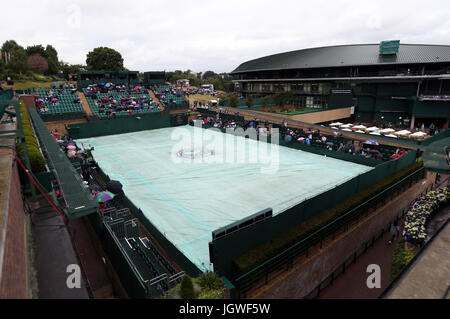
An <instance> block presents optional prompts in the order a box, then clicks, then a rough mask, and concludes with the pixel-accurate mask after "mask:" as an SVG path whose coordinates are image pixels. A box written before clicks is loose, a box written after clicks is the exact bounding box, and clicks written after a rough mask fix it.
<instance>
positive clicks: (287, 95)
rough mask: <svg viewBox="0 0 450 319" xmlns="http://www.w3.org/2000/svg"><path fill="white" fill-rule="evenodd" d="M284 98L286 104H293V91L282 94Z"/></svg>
mask: <svg viewBox="0 0 450 319" xmlns="http://www.w3.org/2000/svg"><path fill="white" fill-rule="evenodd" d="M284 100H285V102H286V104H287V105H292V104H294V93H292V91H287V92H286V93H285V94H284Z"/></svg>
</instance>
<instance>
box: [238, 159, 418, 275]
mask: <svg viewBox="0 0 450 319" xmlns="http://www.w3.org/2000/svg"><path fill="white" fill-rule="evenodd" d="M422 165H423V163H422V162H421V161H420V162H415V163H413V164H411V165H410V166H408V167H405V168H404V169H402V170H400V171H398V172H397V173H395V174H393V175H391V176H389V177H388V178H386V179H383V180H381V181H380V182H378V183H377V184H374V185H372V186H370V187H368V188H366V189H364V190H362V191H360V192H359V193H357V194H355V195H353V196H351V197H349V198H347V199H345V200H344V201H342V202H340V203H338V204H336V205H335V206H333V207H332V208H330V209H327V210H325V211H323V212H322V213H320V214H318V215H316V216H315V217H313V218H311V219H309V220H307V221H305V222H302V223H301V224H299V225H297V226H294V227H293V228H291V229H290V230H287V231H286V232H285V233H283V234H282V235H280V236H277V237H275V238H274V239H272V240H271V241H270V242H267V243H265V244H262V245H260V246H258V247H256V248H255V249H253V250H250V251H248V252H247V253H245V254H243V255H241V256H239V257H238V258H236V259H234V260H233V265H232V267H233V274H234V276H235V278H237V277H239V276H241V275H243V274H245V273H247V272H249V271H250V270H252V269H253V268H255V267H257V266H259V265H261V264H263V263H264V262H266V261H267V260H269V259H270V258H272V257H274V256H276V255H277V254H279V253H281V252H283V251H284V250H286V249H287V248H289V247H291V246H292V245H294V244H295V243H297V242H299V241H301V240H302V239H304V238H306V237H307V236H308V235H310V234H312V233H314V232H315V231H317V230H319V229H320V228H322V227H324V226H325V225H327V224H328V223H330V222H331V221H332V220H334V219H336V218H337V217H339V216H341V215H343V214H345V213H346V212H348V211H350V210H351V209H353V208H355V207H357V206H358V205H360V204H361V203H363V202H364V201H366V200H369V199H370V198H371V197H373V196H375V195H376V194H378V193H380V192H381V191H383V190H384V189H386V188H387V187H389V186H391V185H393V184H395V183H396V182H397V181H399V180H401V179H402V178H404V177H405V176H407V175H409V174H411V173H412V172H414V171H415V170H417V169H418V168H420V167H422Z"/></svg>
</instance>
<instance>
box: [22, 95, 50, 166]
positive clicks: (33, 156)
mask: <svg viewBox="0 0 450 319" xmlns="http://www.w3.org/2000/svg"><path fill="white" fill-rule="evenodd" d="M19 110H20V116H21V118H22V127H23V132H24V136H25V144H26V146H27V151H28V156H29V159H30V164H31V171H32V172H33V173H40V172H44V171H45V164H46V163H47V162H46V161H45V158H44V156H43V155H42V153H41V152H40V150H39V144H38V142H37V140H36V136H35V135H34V132H33V127H32V126H31V122H30V118H29V116H28V112H27V109H26V107H25V105H24V104H23V102H20V107H19ZM17 150H18V151H19V152H20V153H22V152H23V147H22V146H21V145H19V146H18V147H17Z"/></svg>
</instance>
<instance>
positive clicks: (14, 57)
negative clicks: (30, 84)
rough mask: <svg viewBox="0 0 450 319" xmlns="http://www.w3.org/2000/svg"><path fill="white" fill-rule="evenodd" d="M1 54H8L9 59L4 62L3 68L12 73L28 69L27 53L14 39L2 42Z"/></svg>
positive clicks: (23, 71)
mask: <svg viewBox="0 0 450 319" xmlns="http://www.w3.org/2000/svg"><path fill="white" fill-rule="evenodd" d="M1 51H2V54H9V56H10V59H9V61H8V62H7V63H6V62H5V68H6V70H7V71H9V72H12V73H16V74H18V73H25V72H26V71H28V63H27V58H28V57H27V53H26V51H25V49H24V48H23V47H21V46H20V45H18V44H17V42H16V41H14V40H8V41H5V43H3V45H2V48H1Z"/></svg>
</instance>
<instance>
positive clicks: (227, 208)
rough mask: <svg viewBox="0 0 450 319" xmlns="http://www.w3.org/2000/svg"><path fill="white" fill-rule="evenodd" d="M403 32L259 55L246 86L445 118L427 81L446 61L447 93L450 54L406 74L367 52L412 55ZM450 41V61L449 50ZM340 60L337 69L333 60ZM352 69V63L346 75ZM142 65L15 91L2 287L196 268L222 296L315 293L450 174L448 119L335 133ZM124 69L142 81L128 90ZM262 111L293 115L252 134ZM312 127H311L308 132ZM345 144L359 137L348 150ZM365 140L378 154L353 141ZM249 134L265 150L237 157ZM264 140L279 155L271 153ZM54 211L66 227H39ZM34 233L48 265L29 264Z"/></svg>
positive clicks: (154, 291) (165, 284) (3, 111)
mask: <svg viewBox="0 0 450 319" xmlns="http://www.w3.org/2000/svg"><path fill="white" fill-rule="evenodd" d="M392 44H394V45H395V43H390V45H392ZM388 47H389V46H388ZM407 47H408V48H409V46H407ZM413 47H415V46H413ZM419 47H420V46H419ZM430 47H431V48H433V47H434V46H430ZM351 48H353V49H355V52H353V53H352V55H351V56H352V57H353V58H352V59H353V60H352V61H353V62H352V63H350V61H349V62H348V63H347V64H348V65H346V66H339V67H337V66H336V65H337V62H336V61H338V60H339V61H341V60H342V61H343V63H342V64H344V62H345V60H343V59H340V58H336V57H340V56H350V52H352V50H351ZM402 48H403V46H400V47H399V50H397V49H396V47H395V46H394V48H393V49H392V51H390V52H391V53H389V52H386V51H384V49H385V47H384V45H382V46H381V53H382V54H381V55H380V54H379V52H378V51H377V50H379V49H378V46H345V47H333V48H323V49H311V50H312V51H314V52H315V50H318V51H321V50H324V51H325V53H322V55H320V56H316V57H315V58H314V57H313V56H312V55H311V54H312V53H310V54H309V55H308V54H307V53H305V52H308V50H304V51H299V52H297V53H295V54H294V53H290V54H287V55H288V56H292V57H291V59H289V58H287V57H284V58H283V59H281V58H279V59H275V58H274V57H269V58H263V59H259V60H264V59H266V60H267V61H266V62H255V61H250V62H247V63H244V64H243V65H241V66H240V67H239V68H238V69H236V70H235V71H234V72H233V74H234V76H235V77H236V82H237V83H238V84H239V87H240V89H241V90H242V93H243V94H252V95H255V97H257V96H261V95H266V94H273V93H278V92H283V91H287V90H292V91H293V92H295V94H296V104H298V105H304V104H302V103H309V104H308V105H310V104H311V102H310V101H311V98H312V101H313V104H317V105H319V106H320V107H321V108H323V109H324V110H326V109H332V108H347V109H348V108H351V106H352V105H353V106H354V107H355V108H356V113H355V112H354V114H355V116H356V117H358V116H359V117H364V119H366V120H369V121H370V120H372V119H376V118H378V117H380V116H384V117H385V121H389V120H391V121H394V120H395V119H396V117H397V116H398V117H406V116H409V117H410V119H411V121H418V122H420V121H424V119H428V120H430V121H431V120H433V121H434V123H435V124H439V125H444V124H445V123H444V122H445V121H448V118H449V117H450V116H449V115H448V113H447V115H445V116H444V115H442V112H440V111H439V108H443V109H447V110H448V106H447V104H448V103H449V102H448V101H447V100H445V99H446V97H445V96H442V95H439V96H434V97H431V95H430V92H431V91H432V90H431V86H432V85H435V84H430V83H434V82H432V80H431V79H435V78H436V79H437V80H433V81H439V83H440V84H439V90H438V92H440V93H442V92H448V80H444V79H445V78H446V75H445V74H444V73H445V72H444V71H442V72H441V73H440V74H439V75H436V74H435V75H427V74H426V73H429V72H432V71H431V70H432V69H433V68H434V69H435V70H438V68H445V63H441V64H439V65H440V66H439V67H438V64H433V63H431V62H429V63H424V65H423V68H422V73H423V74H422V75H414V74H413V73H414V72H416V71H414V70H416V69H411V68H412V66H413V65H414V63H412V62H411V63H410V64H409V65H410V71H409V72H410V74H409V75H405V74H404V75H398V76H394V75H393V74H390V75H387V74H384V75H380V73H378V75H372V76H368V75H366V76H365V77H362V73H361V72H362V70H364V72H368V71H367V70H368V69H370V67H373V69H374V70H375V71H376V70H378V71H376V72H381V68H386V70H387V69H388V67H390V68H391V69H394V70H396V69H397V68H398V69H399V68H400V63H398V65H395V66H394V65H393V64H389V63H387V62H383V63H382V62H379V63H376V62H370V61H369V62H366V66H364V67H363V66H358V67H356V65H361V64H362V62H361V61H362V59H361V58H359V57H360V56H361V54H357V52H356V51H358V50H361V52H363V51H364V50H366V51H365V52H366V53H367V54H366V56H369V53H370V52H372V51H373V52H375V51H376V52H375V53H373V52H372V53H373V54H377V56H378V59H389V58H390V59H397V58H399V59H400V56H401V55H400V53H401V52H404V51H405V50H403V49H402ZM438 48H442V49H439V50H441V51H439V52H441V53H439V54H437V53H435V54H434V55H436V56H440V57H441V59H442V60H444V54H443V53H442V52H449V50H448V48H449V47H445V46H442V47H435V49H436V50H438ZM444 49H445V50H447V51H445V50H444ZM327 50H337V51H339V50H343V51H342V52H341V54H340V55H339V54H337V53H336V52H335V53H330V52H328V51H327ZM371 50H372V51H371ZM374 50H375V51H374ZM394 51H395V52H397V53H395V52H394ZM425 51H426V50H425ZM327 52H328V53H327ZM333 52H334V51H333ZM344 52H348V54H347V55H345V54H343V53H344ZM358 52H359V51H358ZM392 52H394V53H392ZM426 52H428V51H426ZM386 53H389V54H388V55H386ZM430 54H431V53H429V55H430ZM297 55H299V56H300V55H301V56H302V58H301V59H300V58H299V57H298V56H297ZM278 56H283V54H282V55H278ZM407 56H409V55H407ZM413 56H414V55H413ZM419 56H425V55H419ZM427 56H428V55H427ZM332 57H333V58H332ZM445 57H446V58H445V59H446V61H450V53H448V54H447V55H446V56H445ZM358 59H360V60H358ZM402 59H404V60H405V61H406V60H408V59H409V58H407V57H403V58H402ZM300 60H301V61H303V62H300ZM409 60H411V61H413V60H414V61H416V62H415V63H416V64H419V63H417V59H413V58H410V59H409ZM409 60H408V61H409ZM423 60H425V58H423ZM430 60H431V58H430ZM256 61H258V60H256ZM270 61H272V62H271V63H272V64H271V65H269V62H270ZM289 61H290V62H289ZM305 61H306V62H305ZM313 61H316V62H314V63H313ZM333 61H334V62H333ZM376 61H378V60H376ZM402 61H403V60H402ZM319 62H320V63H319ZM301 63H303V65H302V64H301ZM304 64H309V65H310V66H314V68H311V69H307V68H304ZM333 65H334V67H333ZM289 66H291V68H289ZM300 66H302V67H300ZM319 66H320V67H319ZM325 66H327V67H325ZM447 66H449V63H447ZM405 67H406V66H405ZM377 68H378V69H377ZM325 69H327V70H328V71H326V72H327V73H326V74H327V76H326V77H325V76H324V73H319V71H318V70H322V71H323V70H325ZM333 70H334V71H333ZM345 70H347V71H349V70H350V73H349V74H345V76H344V75H342V74H344V73H345ZM351 70H353V71H351ZM355 70H356V71H355ZM332 71H333V72H334V73H333V76H332ZM375 71H374V72H375ZM413 71H414V72H413ZM296 72H298V73H296ZM308 72H309V73H308ZM324 72H325V71H324ZM339 72H342V74H341V73H339ZM352 72H353V73H352ZM355 72H356V73H355ZM321 74H322V75H321ZM351 74H353V75H354V76H351ZM138 75H139V72H137V71H128V72H126V73H123V72H117V73H113V72H111V71H104V70H99V71H86V72H82V73H80V75H79V78H78V79H79V81H81V82H79V86H78V92H76V90H75V89H74V88H71V89H67V88H66V89H63V88H61V89H59V90H58V91H57V92H58V97H57V98H56V97H54V96H53V94H52V95H51V96H49V93H48V91H49V90H47V89H40V90H38V89H35V90H29V91H27V92H23V91H22V92H18V91H15V92H13V91H12V90H10V91H6V92H0V119H2V121H1V122H0V133H1V134H0V137H2V138H4V142H3V143H4V145H2V146H1V148H2V150H1V151H0V163H3V165H0V174H1V175H2V176H5V178H4V179H2V180H4V181H5V183H0V192H1V193H2V194H8V196H4V197H2V198H1V199H0V225H6V226H7V227H4V226H3V227H2V228H0V230H1V231H2V233H1V237H0V256H2V259H0V298H2V297H4V296H6V297H8V298H14V297H21V298H27V297H29V296H30V292H29V290H30V289H29V286H30V283H33V282H37V283H38V288H39V297H42V298H49V297H50V298H55V297H57V298H60V297H64V298H86V297H91V298H92V297H93V298H105V297H106V298H109V297H118V298H127V297H128V298H160V297H161V296H166V295H170V291H172V292H173V291H176V287H177V286H178V285H179V284H180V282H181V280H182V278H183V277H184V276H185V275H188V276H190V277H195V278H199V277H201V276H202V275H203V274H205V273H208V272H210V271H214V272H215V273H216V274H217V275H218V277H220V278H221V281H222V283H223V286H224V287H225V288H226V290H225V292H221V293H223V296H224V297H225V298H315V297H317V296H318V295H319V294H320V292H321V291H322V290H323V289H324V288H325V287H327V286H329V285H331V284H332V283H333V280H334V279H335V278H336V276H338V275H340V274H341V273H344V272H345V269H346V268H348V267H349V265H351V264H352V263H354V262H355V261H356V260H357V258H358V257H359V256H361V255H362V254H364V253H365V252H366V251H367V249H368V247H370V246H371V245H373V243H374V242H375V241H376V240H379V239H380V238H382V236H383V234H385V233H386V232H388V231H389V228H390V226H391V225H392V224H393V223H394V222H396V221H398V220H399V219H401V218H404V217H405V214H406V212H407V209H408V207H409V205H410V203H411V202H413V201H414V200H415V199H416V198H417V196H419V195H421V194H425V193H426V192H428V191H431V190H432V189H434V188H436V187H439V186H440V185H441V184H442V183H441V184H437V178H436V173H437V172H441V173H442V174H445V175H450V166H449V163H450V161H449V154H450V153H449V147H448V145H450V142H449V140H450V130H449V129H447V130H444V131H442V132H440V133H439V134H435V135H433V136H430V137H427V138H425V139H422V140H415V139H409V140H406V139H400V138H399V139H391V138H389V137H384V136H377V135H369V133H364V132H363V133H358V132H352V131H350V132H349V131H345V130H343V129H340V131H339V134H334V133H337V132H338V131H335V130H333V129H332V128H330V127H326V126H324V125H320V124H313V122H302V121H299V120H295V119H291V118H288V120H289V125H288V126H286V125H285V122H284V121H285V119H286V117H280V116H274V115H271V114H268V113H265V114H264V113H263V112H253V111H251V110H245V111H244V110H241V109H226V110H225V111H226V112H222V110H221V109H220V108H215V109H213V108H211V109H202V108H198V109H197V112H196V113H194V114H191V113H190V112H188V108H187V103H186V102H187V101H186V100H184V96H182V95H180V96H179V95H178V94H179V93H181V92H178V91H177V92H174V91H173V90H172V88H171V86H170V85H168V84H167V83H165V79H164V77H165V74H164V73H163V72H147V73H144V78H139V77H138ZM355 75H358V76H355ZM394 78H395V79H397V78H398V79H399V80H398V81H394ZM377 79H378V80H377ZM408 79H409V80H408ZM110 82H112V84H121V85H120V86H122V85H123V84H125V85H131V87H133V86H134V85H136V84H137V83H142V84H143V85H142V87H141V86H140V85H139V87H134V88H133V89H132V90H129V92H127V93H126V95H127V98H124V93H123V92H122V91H120V90H121V88H120V87H117V88H116V89H115V90H113V89H112V88H111V86H112V85H111V83H110ZM94 84H97V86H95V85H94ZM92 86H94V87H96V88H95V89H96V90H97V92H94V94H92V93H93V92H90V91H89V90H88V87H92ZM146 86H148V87H146ZM263 88H264V90H262V89H263ZM300 88H301V90H300ZM307 88H308V89H307ZM424 88H426V90H425V89H424ZM428 88H430V89H429V90H428ZM358 90H359V91H358ZM370 90H372V91H370ZM421 90H422V91H421ZM53 91H56V90H53ZM400 92H401V93H400ZM421 92H422V93H421ZM163 93H164V94H163ZM388 93H389V94H388ZM421 94H423V95H421ZM163 96H165V97H166V99H164V98H163ZM401 97H403V99H401ZM108 99H111V100H114V99H115V100H117V101H120V102H122V101H123V103H124V104H126V105H128V106H127V107H124V108H125V109H126V110H125V111H124V110H123V109H122V108H118V109H117V114H116V115H115V116H110V115H107V114H105V113H104V112H101V110H100V106H99V104H101V103H103V102H102V101H107V100H108ZM433 99H434V100H433ZM438 99H440V100H438ZM135 101H145V102H142V103H141V104H142V109H140V110H139V109H138V110H136V109H135V107H134V105H135V104H134V103H133V102H135ZM164 101H166V102H164ZM307 101H309V102H307ZM105 103H106V102H105ZM113 104H116V103H114V102H113ZM305 105H306V104H305ZM369 106H370V107H369ZM46 109H48V110H46ZM121 109H122V110H121ZM388 110H390V111H389V112H388ZM422 110H426V111H427V112H424V111H422ZM339 111H340V110H339ZM439 112H440V113H439ZM255 113H258V114H255ZM317 113H326V112H317ZM255 116H257V117H258V118H259V119H258V120H257V119H255ZM413 116H414V117H413ZM433 116H434V117H433ZM199 119H200V120H201V121H199ZM205 119H206V120H207V121H206V122H205ZM214 119H218V120H217V121H219V120H220V122H227V123H230V125H231V123H234V124H236V126H235V128H236V131H229V130H227V129H226V128H225V127H221V128H220V129H219V128H216V127H215V126H214V124H217V123H214V122H213V121H214ZM361 121H362V120H361ZM438 121H440V122H438ZM199 122H203V124H200V126H201V127H198V126H197V125H195V126H197V127H195V126H194V123H196V124H198V123H199ZM251 122H253V123H254V124H255V125H257V126H261V127H266V128H267V127H270V128H278V129H279V132H280V135H279V136H278V135H277V134H275V135H271V136H269V137H267V136H266V137H267V139H264V138H261V139H259V138H258V139H256V138H254V137H251V136H249V135H244V136H242V135H239V134H240V133H239V132H241V131H243V130H241V128H245V127H248V126H249V125H250V123H251ZM316 123H317V122H316ZM442 123H443V124H442ZM56 125H58V126H56ZM179 126H181V127H179ZM55 127H56V128H58V130H59V132H57V131H55ZM211 127H215V130H207V129H208V128H211ZM290 131H292V132H290ZM294 131H295V135H296V136H295V138H293V134H294V133H293V132H294ZM177 132H178V133H177ZM180 132H185V133H187V134H186V135H187V136H193V139H192V141H194V144H192V143H191V141H189V142H188V141H187V140H186V143H184V142H183V143H179V141H178V140H177V138H176V137H174V136H176V135H177V134H179V133H180ZM262 132H264V131H262ZM266 132H267V130H266ZM61 133H62V135H65V136H64V137H61V136H60V135H61ZM233 135H234V136H233ZM263 136H265V134H263ZM309 136H311V137H309ZM180 137H181V136H180ZM289 137H290V138H289ZM197 138H198V140H200V141H201V142H202V146H201V147H198V146H197V144H196V143H197ZM306 138H308V139H311V141H310V144H304V143H302V142H301V140H302V139H303V140H305V139H306ZM323 138H325V140H326V141H327V143H325V142H324V139H323ZM211 139H214V141H216V140H217V141H223V142H224V144H223V145H221V144H220V143H217V144H212V143H210V141H211ZM230 141H232V143H229V142H230ZM272 142H273V143H272ZM277 142H278V143H277ZM224 145H227V146H229V145H236V148H234V147H226V148H224V147H223V146H224ZM344 145H347V146H348V147H349V150H350V151H339V148H338V147H340V146H342V147H343V146H344ZM355 145H356V146H357V147H363V148H364V149H365V152H367V154H366V153H364V154H363V153H362V152H351V146H355ZM269 146H270V148H269ZM239 147H242V148H239ZM272 147H273V148H272ZM269 149H270V151H269ZM400 149H401V150H400ZM247 150H248V155H250V154H251V151H253V153H252V154H258V159H260V160H259V161H257V162H254V161H252V160H251V158H250V156H249V158H248V160H247V161H245V160H244V161H241V162H240V161H239V156H238V153H239V154H243V153H245V154H247ZM256 150H258V152H256ZM272 150H273V151H272ZM265 151H267V152H266V153H264V152H265ZM397 151H398V152H397ZM369 153H371V154H374V155H373V156H372V155H370V154H369ZM422 153H423V155H422ZM264 154H267V155H269V156H268V157H263V158H260V157H259V156H262V155H264ZM375 154H376V155H375ZM368 155H370V156H368ZM421 157H422V159H423V161H421V160H420V158H421ZM229 158H232V159H234V158H236V159H237V161H236V162H232V163H229V162H228V161H227V160H228V159H229ZM225 159H226V160H225ZM197 160H198V161H197ZM221 160H222V162H221ZM223 160H225V161H223ZM273 163H277V165H276V166H275V167H277V169H276V170H275V171H271V170H270V168H271V167H272V164H273ZM11 164H13V165H11ZM264 169H269V171H266V174H264V173H263V171H264ZM448 181H449V180H448V179H445V182H446V183H447V184H448ZM117 182H119V183H117ZM114 184H115V185H116V186H117V185H118V184H119V185H120V186H121V187H120V190H117V189H116V192H115V193H114V194H116V195H113V196H112V197H111V196H110V197H111V198H109V199H104V198H99V197H98V196H97V194H96V192H101V193H103V192H105V191H111V192H112V191H113V187H112V185H114ZM22 194H23V198H25V200H22V198H21V197H22ZM31 204H33V205H31ZM389 205H390V208H389ZM25 211H28V212H29V213H28V214H24V212H25ZM44 213H45V214H44ZM6 218H7V219H6ZM27 218H28V219H29V220H30V221H28V222H27ZM49 218H52V219H51V220H49ZM49 221H51V225H54V224H55V223H58V225H61V229H65V230H66V231H65V232H64V233H62V232H61V231H60V228H59V227H58V228H51V229H50V230H49V228H48V227H41V226H42V225H44V226H45V225H48V223H49ZM27 223H29V224H30V225H31V229H28V227H27ZM53 229H55V230H54V231H53ZM6 232H8V235H4V234H6ZM31 239H32V240H33V243H34V244H35V247H36V250H35V251H34V253H35V254H36V263H35V264H36V265H37V266H40V267H39V269H40V271H38V277H39V278H37V279H34V278H31V277H32V276H31V275H30V274H32V273H33V271H34V267H35V266H34V263H32V262H31V261H30V260H28V259H30V258H29V257H28V255H29V253H30V250H31V248H30V247H32V245H31V244H30V241H31ZM55 243H58V245H55ZM33 247H34V246H33ZM66 247H69V248H73V249H66ZM69 255H70V256H69ZM69 257H70V258H69ZM77 259H79V261H77ZM49 260H51V262H49ZM18 261H20V263H19V262H18ZM77 263H79V264H81V266H82V270H83V272H82V274H83V282H84V283H85V284H84V287H85V288H86V289H85V290H83V291H85V292H84V293H83V294H82V295H80V294H78V295H76V296H75V295H74V293H75V290H73V289H69V288H68V287H67V285H66V280H65V278H66V275H67V271H66V267H65V265H68V264H77ZM61 265H64V267H60V266H61ZM37 266H36V268H38V267H37ZM99 269H100V270H101V271H99ZM99 272H100V273H101V274H103V275H101V274H100V275H99V274H98V273H99ZM59 278H64V280H59ZM19 279H20V280H19ZM46 288H47V289H46ZM18 292H19V293H20V294H19V293H18ZM55 294H56V296H55Z"/></svg>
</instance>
